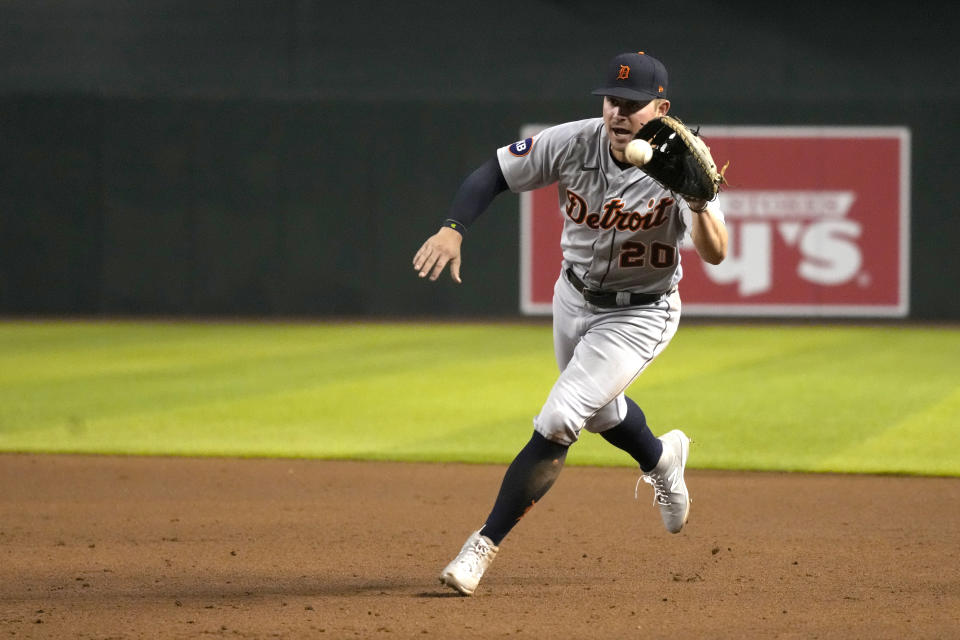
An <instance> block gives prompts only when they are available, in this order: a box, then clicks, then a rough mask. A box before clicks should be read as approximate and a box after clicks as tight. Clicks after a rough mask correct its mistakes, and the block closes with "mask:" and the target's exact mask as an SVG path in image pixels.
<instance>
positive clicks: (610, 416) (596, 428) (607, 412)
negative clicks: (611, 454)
mask: <svg viewBox="0 0 960 640" xmlns="http://www.w3.org/2000/svg"><path fill="white" fill-rule="evenodd" d="M624 415H626V405H625V404H624V402H623V397H622V396H621V397H620V398H618V399H616V400H613V401H612V402H610V403H609V404H607V405H606V406H604V407H601V408H600V410H599V411H597V412H596V413H595V414H593V415H592V416H590V418H588V419H587V421H586V423H585V424H584V426H583V428H584V429H586V430H587V431H589V432H590V433H602V432H604V431H606V430H607V429H612V428H614V427H615V426H617V425H618V424H620V423H621V422H623V416H624Z"/></svg>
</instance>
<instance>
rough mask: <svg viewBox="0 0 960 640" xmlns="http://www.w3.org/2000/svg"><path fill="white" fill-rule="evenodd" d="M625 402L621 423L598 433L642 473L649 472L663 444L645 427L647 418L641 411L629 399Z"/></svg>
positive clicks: (658, 457)
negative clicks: (629, 458)
mask: <svg viewBox="0 0 960 640" xmlns="http://www.w3.org/2000/svg"><path fill="white" fill-rule="evenodd" d="M626 401H627V415H626V417H625V418H624V419H623V422H621V423H620V424H618V425H617V426H615V427H614V428H612V429H607V430H606V431H603V432H601V433H600V435H601V436H603V439H604V440H606V441H607V442H609V443H610V444H612V445H613V446H615V447H619V448H620V449H623V450H624V451H626V452H627V453H629V454H630V455H631V456H633V459H634V460H636V461H637V462H638V463H639V464H640V469H642V470H643V471H651V470H653V468H654V467H655V466H657V462H659V461H660V454H661V453H663V443H662V442H660V440H659V439H658V438H657V437H656V436H654V435H653V433H652V432H651V431H650V428H649V427H648V426H647V417H646V416H645V415H643V410H642V409H640V407H639V405H637V403H636V402H634V401H633V400H631V399H630V398H626Z"/></svg>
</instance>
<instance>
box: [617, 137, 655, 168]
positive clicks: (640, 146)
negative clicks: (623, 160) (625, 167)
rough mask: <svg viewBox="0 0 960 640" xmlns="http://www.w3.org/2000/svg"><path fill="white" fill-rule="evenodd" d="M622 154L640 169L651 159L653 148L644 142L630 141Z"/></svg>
mask: <svg viewBox="0 0 960 640" xmlns="http://www.w3.org/2000/svg"><path fill="white" fill-rule="evenodd" d="M624 153H626V156H627V160H628V161H629V162H630V163H631V164H634V165H636V166H638V167H642V166H643V165H645V164H647V163H648V162H650V158H652V157H653V147H651V146H650V143H649V142H647V141H646V140H631V141H630V144H628V145H627V149H626V151H625V152H624Z"/></svg>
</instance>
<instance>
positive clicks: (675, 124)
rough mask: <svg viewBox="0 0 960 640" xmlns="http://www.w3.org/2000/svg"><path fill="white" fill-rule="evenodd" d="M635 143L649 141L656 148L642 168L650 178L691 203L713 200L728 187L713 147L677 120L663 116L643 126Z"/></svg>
mask: <svg viewBox="0 0 960 640" xmlns="http://www.w3.org/2000/svg"><path fill="white" fill-rule="evenodd" d="M634 139H636V140H646V141H647V142H649V143H650V146H651V147H652V149H653V155H652V156H651V157H650V159H649V160H648V161H647V162H646V163H644V164H642V165H639V166H640V169H641V170H642V171H643V172H645V173H646V174H647V175H649V176H650V177H651V178H653V179H654V180H656V181H657V182H659V183H660V184H662V185H663V186H664V187H665V188H667V189H669V190H670V191H673V192H675V193H677V194H679V195H681V196H683V197H684V198H686V199H688V200H705V201H709V200H713V199H714V198H715V197H716V196H717V194H718V193H719V192H720V188H721V187H722V186H723V185H725V184H727V180H726V178H724V176H723V174H724V173H725V172H726V170H727V166H728V165H729V164H730V163H729V162H728V163H727V164H725V165H724V166H723V168H722V169H720V170H719V171H718V170H717V165H716V163H714V161H713V157H712V156H711V155H710V148H709V147H708V146H707V145H706V144H705V143H704V141H703V140H702V139H701V138H700V136H699V135H698V134H697V133H696V132H693V131H690V129H688V128H687V127H686V125H684V124H683V123H682V122H681V121H680V120H679V119H678V118H673V117H671V116H663V117H660V118H654V119H653V120H651V121H650V122H648V123H646V124H645V125H643V127H642V128H641V129H640V131H638V132H637V135H636V136H634Z"/></svg>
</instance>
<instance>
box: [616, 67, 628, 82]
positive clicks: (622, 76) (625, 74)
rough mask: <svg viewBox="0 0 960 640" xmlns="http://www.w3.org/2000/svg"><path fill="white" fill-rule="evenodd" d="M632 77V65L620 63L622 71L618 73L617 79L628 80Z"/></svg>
mask: <svg viewBox="0 0 960 640" xmlns="http://www.w3.org/2000/svg"><path fill="white" fill-rule="evenodd" d="M629 77H630V67H628V66H627V65H625V64H622V65H620V73H618V74H617V80H626V79H627V78H629Z"/></svg>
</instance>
